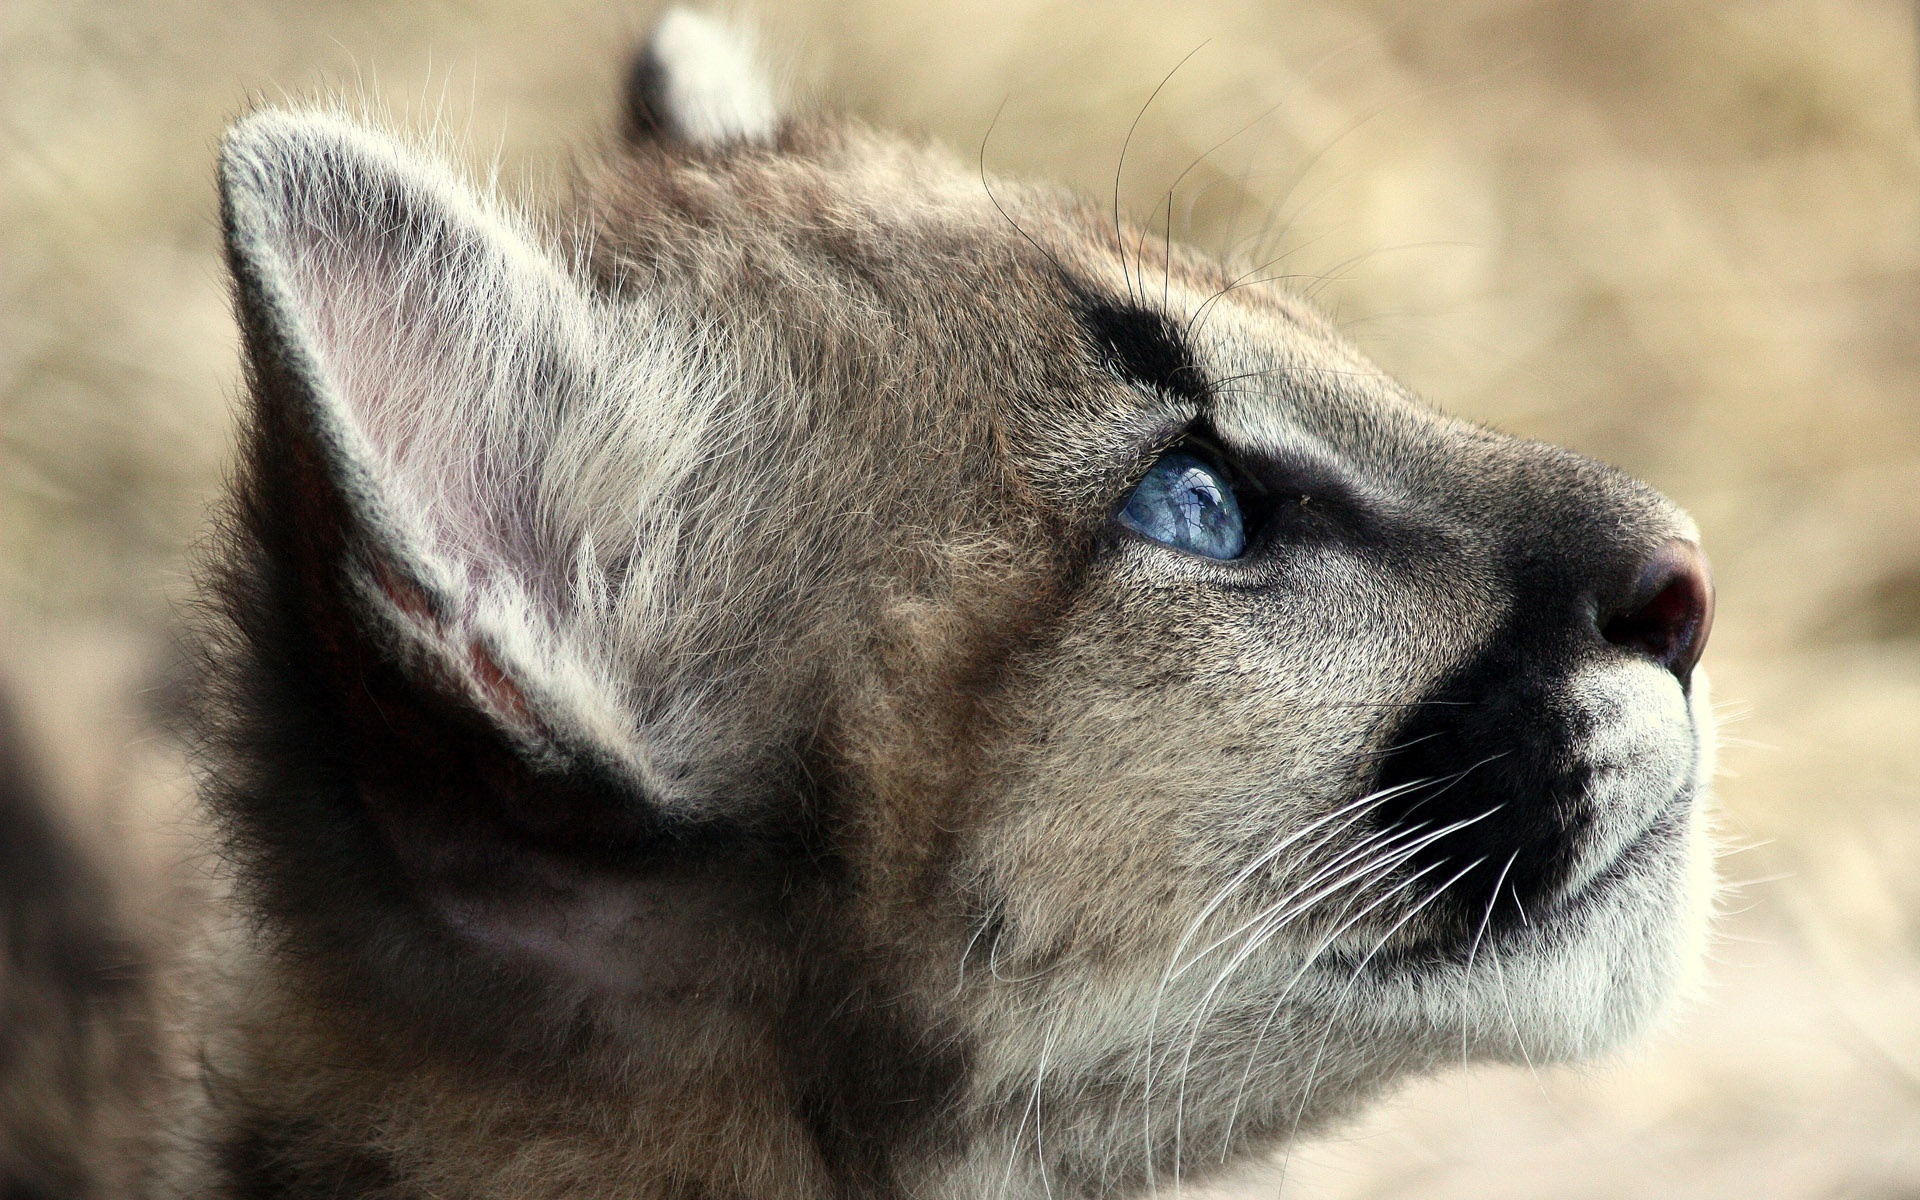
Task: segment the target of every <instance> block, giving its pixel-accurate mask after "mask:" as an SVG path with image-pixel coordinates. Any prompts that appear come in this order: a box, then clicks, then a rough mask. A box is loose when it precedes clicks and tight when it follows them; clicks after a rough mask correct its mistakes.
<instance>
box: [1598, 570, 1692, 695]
mask: <svg viewBox="0 0 1920 1200" xmlns="http://www.w3.org/2000/svg"><path fill="white" fill-rule="evenodd" d="M1712 628H1713V577H1712V576H1711V574H1709V573H1708V570H1707V556H1706V555H1704V554H1702V553H1700V547H1698V546H1696V545H1694V544H1693V543H1692V542H1689V541H1683V540H1679V539H1676V540H1674V541H1671V542H1668V543H1667V544H1666V545H1664V546H1662V547H1661V548H1660V549H1659V550H1658V551H1656V552H1655V553H1654V556H1653V558H1652V559H1651V560H1649V562H1648V563H1647V566H1646V569H1645V570H1644V571H1642V572H1641V574H1640V582H1639V585H1638V586H1637V587H1635V588H1634V590H1633V594H1632V596H1631V597H1629V599H1628V600H1627V603H1626V605H1625V607H1624V611H1621V612H1619V613H1616V614H1615V615H1614V616H1612V617H1611V618H1609V619H1608V620H1606V621H1605V622H1603V623H1602V624H1601V626H1600V634H1601V636H1602V637H1604V638H1606V639H1607V640H1608V641H1609V642H1612V643H1613V644H1614V645H1616V646H1624V647H1626V648H1627V649H1629V650H1635V651H1638V652H1640V653H1642V654H1645V655H1647V656H1648V657H1650V658H1652V659H1653V660H1654V661H1655V662H1657V663H1659V664H1660V665H1661V666H1663V667H1665V668H1666V669H1667V670H1669V671H1672V672H1673V674H1674V676H1675V678H1677V679H1679V680H1680V682H1681V683H1682V684H1685V683H1686V682H1687V681H1688V679H1689V678H1690V677H1691V676H1692V674H1693V668H1694V666H1695V665H1696V664H1698V663H1699V661H1700V654H1701V652H1702V651H1703V650H1705V649H1706V647H1707V633H1708V631H1709V630H1711V629H1712Z"/></svg>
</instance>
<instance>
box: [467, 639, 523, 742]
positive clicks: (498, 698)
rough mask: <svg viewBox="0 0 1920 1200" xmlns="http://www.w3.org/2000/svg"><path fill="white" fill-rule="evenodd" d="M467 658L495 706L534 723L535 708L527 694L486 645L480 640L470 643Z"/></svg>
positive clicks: (520, 720) (515, 717)
mask: <svg viewBox="0 0 1920 1200" xmlns="http://www.w3.org/2000/svg"><path fill="white" fill-rule="evenodd" d="M467 658H468V662H469V663H470V664H471V665H472V667H473V677H474V679H475V680H477V681H478V682H479V684H480V687H481V688H482V689H483V690H484V691H485V692H486V693H487V698H488V699H489V700H491V701H492V702H493V706H494V708H495V709H497V710H498V711H500V712H504V713H506V714H507V715H508V716H509V717H511V718H513V720H515V721H517V722H519V723H521V724H532V723H533V709H532V706H531V705H529V704H528V703H527V694H526V693H525V692H523V691H521V690H520V685H519V684H517V683H515V682H514V681H513V679H512V678H511V677H510V676H508V674H507V673H506V671H505V670H504V669H503V668H502V667H501V666H500V664H499V663H498V662H497V661H495V659H494V657H493V655H491V654H489V653H488V652H487V649H486V647H484V646H482V645H481V644H480V643H479V642H473V643H470V644H469V645H468V647H467Z"/></svg>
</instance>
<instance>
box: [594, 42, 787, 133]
mask: <svg viewBox="0 0 1920 1200" xmlns="http://www.w3.org/2000/svg"><path fill="white" fill-rule="evenodd" d="M626 107H627V111H626V121H627V133H628V136H630V137H632V138H633V139H635V140H636V141H638V140H643V139H646V138H654V137H662V138H670V139H676V140H679V141H684V142H688V143H691V144H693V145H697V146H713V147H717V146H724V145H727V144H729V143H749V144H759V145H766V144H769V143H771V142H772V141H773V137H774V134H775V132H776V131H777V130H778V128H779V124H780V113H779V109H778V106H777V105H776V104H775V103H774V96H773V88H772V87H771V86H770V85H769V84H768V82H767V79H766V77H765V74H764V72H763V71H762V68H761V66H760V64H759V62H757V61H756V59H755V57H754V48H753V45H752V42H751V40H750V38H749V36H748V35H747V34H746V32H745V31H743V30H741V29H739V28H734V27H729V26H727V25H724V24H722V23H721V22H720V21H719V20H717V19H715V18H713V17H710V16H706V15H704V14H701V13H696V12H692V11H690V10H688V9H684V8H675V9H669V10H668V11H667V13H666V15H664V16H663V17H661V18H660V21H659V24H657V25H655V26H654V30H653V34H652V36H651V37H649V38H648V39H647V42H646V45H644V46H643V47H641V50H640V53H639V54H638V55H636V56H635V58H634V63H633V67H632V69H631V71H630V73H629V75H628V77H627V98H626Z"/></svg>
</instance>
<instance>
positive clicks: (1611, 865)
mask: <svg viewBox="0 0 1920 1200" xmlns="http://www.w3.org/2000/svg"><path fill="white" fill-rule="evenodd" d="M1697 791H1698V788H1697V786H1696V785H1694V784H1693V783H1692V782H1689V783H1687V784H1686V785H1684V786H1682V787H1680V788H1678V789H1676V790H1675V792H1674V794H1673V795H1672V796H1671V797H1669V798H1668V800H1667V801H1666V803H1664V804H1662V805H1661V806H1660V807H1659V808H1658V809H1657V810H1655V812H1654V813H1653V815H1652V816H1650V817H1649V818H1648V819H1647V821H1646V823H1645V824H1643V825H1642V826H1641V827H1640V828H1639V829H1638V830H1637V831H1635V833H1634V834H1633V836H1632V837H1631V838H1629V839H1628V840H1627V841H1626V843H1625V844H1624V845H1622V846H1621V848H1620V850H1619V852H1618V853H1616V854H1615V855H1614V856H1613V857H1612V858H1611V859H1609V860H1608V862H1607V864H1606V865H1605V866H1604V867H1602V868H1600V869H1599V870H1597V871H1595V872H1594V873H1593V874H1592V875H1591V876H1590V877H1589V878H1588V879H1587V880H1586V881H1585V882H1584V883H1582V884H1581V885H1580V886H1579V887H1578V888H1576V889H1573V890H1571V891H1568V892H1565V893H1563V894H1561V895H1558V896H1555V897H1554V898H1553V899H1551V900H1550V901H1548V902H1547V903H1546V904H1545V905H1542V906H1541V907H1539V908H1536V909H1534V910H1533V911H1532V913H1531V914H1530V919H1528V920H1526V921H1523V922H1522V923H1521V924H1520V925H1518V926H1508V927H1505V928H1501V927H1495V928H1490V929H1488V930H1487V931H1486V933H1485V935H1484V937H1483V938H1482V939H1481V945H1480V951H1479V952H1480V954H1481V955H1483V956H1484V955H1485V954H1487V953H1488V952H1490V951H1492V950H1495V949H1497V948H1498V947H1500V946H1501V945H1502V943H1504V942H1508V941H1510V940H1511V939H1512V938H1514V937H1516V936H1519V935H1520V932H1521V931H1523V930H1526V929H1529V928H1537V927H1539V926H1542V925H1549V924H1553V923H1555V922H1558V921H1561V920H1564V919H1566V918H1567V917H1568V915H1569V914H1570V913H1573V912H1574V911H1575V910H1577V909H1580V908H1583V907H1586V906H1587V905H1588V904H1590V903H1594V902H1596V898H1597V897H1600V896H1603V895H1604V894H1605V892H1606V891H1607V890H1609V889H1610V888H1611V887H1612V886H1613V885H1614V884H1616V883H1617V882H1618V881H1619V880H1621V879H1623V878H1625V877H1626V876H1627V875H1628V874H1629V872H1630V871H1631V868H1632V866H1633V862H1634V860H1635V859H1636V858H1637V857H1638V856H1639V855H1641V854H1642V853H1644V852H1645V850H1646V848H1647V847H1648V846H1649V845H1650V844H1651V843H1652V842H1654V841H1655V840H1657V839H1658V838H1659V837H1660V836H1661V835H1662V833H1663V832H1671V831H1673V829H1674V825H1673V821H1674V818H1675V817H1676V816H1678V815H1680V814H1681V813H1683V812H1684V811H1685V810H1686V808H1687V807H1688V806H1689V805H1690V804H1692V803H1693V799H1694V795H1695V793H1696V792H1697ZM1466 955H1467V946H1466V945H1465V944H1463V943H1462V942H1460V940H1459V939H1458V938H1457V937H1455V936H1453V935H1452V934H1451V933H1449V934H1446V935H1440V936H1436V935H1431V934H1429V935H1424V936H1421V937H1418V938H1416V939H1414V940H1412V941H1409V942H1405V943H1403V944H1401V945H1399V946H1388V947H1382V948H1380V949H1379V950H1377V951H1375V952H1374V954H1373V957H1372V961H1371V962H1370V964H1369V966H1371V967H1372V968H1373V969H1375V970H1377V971H1378V972H1379V973H1380V974H1382V975H1387V976H1393V975H1399V974H1404V973H1406V972H1409V971H1415V970H1420V969H1423V968H1425V967H1428V966H1431V965H1433V964H1434V963H1435V962H1436V961H1438V962H1444V963H1460V962H1464V961H1465V959H1466ZM1356 959H1357V955H1352V954H1339V955H1328V956H1326V958H1325V959H1324V960H1323V961H1324V963H1325V965H1327V966H1328V967H1336V968H1344V969H1346V970H1349V971H1350V970H1353V969H1354V962H1355V960H1356Z"/></svg>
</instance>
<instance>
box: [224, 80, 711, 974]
mask: <svg viewBox="0 0 1920 1200" xmlns="http://www.w3.org/2000/svg"><path fill="white" fill-rule="evenodd" d="M221 182H222V198H223V216H224V222H225V230H226V237H227V249H228V259H229V263H230V266H231V269H232V272H233V276H234V280H235V292H236V302H237V309H238V313H239V317H240V322H241V327H242V333H243V336H244V340H245V345H246V352H247V365H248V374H249V384H250V385H251V393H252V398H253V410H252V413H251V421H250V425H249V431H248V433H247V444H246V446H245V447H244V460H243V472H244V474H243V477H242V480H241V483H240V490H239V493H238V494H239V498H240V512H239V514H238V515H239V524H240V526H241V537H240V547H241V549H240V553H241V555H242V557H243V559H244V561H243V562H242V563H241V564H240V566H239V568H238V570H237V571H236V582H235V583H234V584H233V585H232V586H231V589H230V590H231V591H232V592H233V593H234V596H233V598H232V600H231V602H230V606H229V607H230V608H231V609H232V610H233V612H234V619H235V621H236V624H237V625H238V626H239V630H240V633H241V635H242V637H243V638H244V639H245V641H246V642H247V644H248V646H249V648H250V653H251V659H252V661H253V662H255V663H256V664H257V665H256V667H255V668H254V671H253V674H254V676H255V678H254V679H253V680H252V681H251V682H250V683H248V684H246V685H245V686H247V687H249V688H251V689H252V690H253V691H254V692H257V693H259V694H258V695H250V696H248V697H244V698H243V699H242V703H249V704H252V705H253V706H254V707H255V708H256V709H258V710H260V711H264V712H268V713H270V714H271V720H270V721H268V722H267V724H268V725H270V726H271V728H273V729H277V730H279V731H280V732H279V733H278V734H276V735H275V736H277V737H279V738H280V740H281V743H282V744H281V745H279V746H278V748H277V749H271V750H270V751H266V752H262V753H265V754H267V756H268V757H275V756H277V758H276V761H277V762H278V763H279V764H280V765H279V766H278V767H272V766H270V767H269V768H267V770H268V772H272V771H278V772H279V773H280V774H283V775H284V774H286V773H288V772H289V771H292V772H295V773H304V775H305V776H306V777H308V778H310V779H314V780H320V781H330V782H322V783H315V784H313V785H312V786H311V787H309V788H307V789H305V790H304V791H303V790H302V789H300V788H290V787H286V786H276V787H274V788H272V789H271V791H272V794H268V795H262V796H256V797H251V798H248V797H242V798H240V799H239V800H238V801H237V803H238V804H239V805H240V806H241V807H242V808H243V810H244V811H243V812H242V813H241V814H240V815H241V818H242V824H243V825H245V826H247V827H248V828H250V829H251V833H250V834H249V835H248V836H249V837H251V838H252V840H253V841H254V842H256V843H260V844H264V845H268V846H273V845H276V844H278V845H280V847H281V850H280V852H279V853H278V854H277V855H276V862H275V864H274V867H273V870H274V871H275V872H276V873H277V874H278V876H279V880H280V882H281V883H282V884H285V885H287V886H290V887H294V888H295V890H297V891H298V890H304V891H305V892H306V893H310V894H306V895H303V896H302V897H301V898H300V899H299V900H298V901H297V902H295V903H297V904H305V905H307V906H309V907H314V906H319V907H321V908H324V907H325V905H326V904H328V903H331V902H332V901H329V900H328V899H327V897H326V893H327V892H328V891H329V890H330V889H331V890H332V891H339V890H340V889H342V888H343V887H344V886H345V884H344V882H343V881H344V880H346V879H348V878H351V877H352V876H353V875H354V874H355V873H357V872H365V871H367V870H369V868H368V867H366V866H365V865H364V863H363V862H362V860H363V859H365V858H366V857H367V855H366V854H365V852H364V851H365V847H364V846H362V845H355V844H350V843H351V842H352V838H351V837H349V836H348V835H347V834H342V833H340V832H339V831H338V828H337V827H338V826H339V825H340V822H339V810H340V807H341V803H340V800H339V796H340V795H342V794H344V795H345V796H346V797H347V798H348V799H349V800H350V801H351V802H352V804H357V805H358V806H359V811H360V815H361V816H362V817H363V818H364V820H362V821H361V822H360V823H359V824H358V825H356V826H355V827H356V828H360V829H362V830H370V831H371V835H372V837H373V839H374V841H375V843H376V844H380V845H384V847H385V849H386V850H387V851H389V852H390V855H391V857H390V858H388V859H386V861H389V862H392V863H394V864H395V865H397V867H398V868H399V873H400V874H401V875H402V876H403V877H404V878H405V880H406V881H407V882H408V884H409V885H410V886H411V889H412V891H413V893H414V894H416V895H419V894H424V895H425V896H426V897H427V898H428V899H429V901H430V902H431V904H432V906H433V907H435V908H436V909H437V910H438V911H439V912H440V914H441V916H442V917H443V918H445V919H447V920H449V921H451V922H452V923H454V924H455V925H458V926H461V927H463V928H465V929H467V930H468V931H469V932H472V933H474V934H475V936H477V937H479V938H481V939H482V940H488V941H494V942H504V943H507V944H508V945H509V946H510V947H516V948H518V949H519V950H522V951H529V952H531V953H533V954H535V955H536V956H541V955H545V956H547V957H549V958H557V959H562V960H567V961H578V960H579V959H580V957H581V954H582V951H581V949H580V947H578V946H573V945H561V944H559V943H558V941H556V939H558V938H559V935H558V934H555V933H553V930H554V929H555V928H559V927H560V925H565V922H564V921H561V922H560V924H559V925H555V924H554V921H555V920H556V918H553V917H552V916H551V910H552V908H553V904H555V903H557V904H559V905H560V907H561V908H562V909H564V908H565V904H566V900H565V898H566V897H567V896H568V895H570V894H572V893H574V892H578V891H579V890H580V889H581V888H583V887H585V886H586V885H585V884H584V883H583V882H582V880H584V879H585V878H586V875H587V873H588V868H587V867H586V866H585V865H584V864H590V863H595V862H604V861H620V862H631V861H638V859H639V858H644V857H645V855H646V854H647V853H648V852H649V851H648V848H649V847H657V846H658V845H659V844H660V843H661V841H662V839H663V838H666V837H667V836H668V832H667V831H668V829H669V827H670V826H671V825H672V824H673V814H672V813H671V812H670V811H668V807H667V806H666V805H664V804H663V802H662V799H661V797H662V795H663V791H662V789H660V788H659V787H657V786H656V782H655V779H654V772H653V770H652V767H651V766H650V763H649V760H648V758H647V755H646V753H645V750H644V747H643V746H642V745H641V744H640V738H639V737H638V735H637V733H636V723H635V721H634V720H633V719H632V718H631V716H630V715H629V714H628V713H627V712H626V711H625V706H624V705H623V701H622V693H621V690H620V687H619V686H618V682H617V672H615V671H613V670H611V669H610V668H608V667H607V666H606V665H605V664H603V663H600V662H598V661H597V660H596V659H595V658H594V656H593V648H592V646H590V645H587V644H586V643H589V642H592V641H594V640H595V639H591V638H583V637H580V636H579V635H578V631H579V627H580V618H579V613H578V611H577V609H578V607H579V606H580V605H581V604H583V603H589V602H590V597H589V599H583V598H582V597H583V589H584V592H585V593H589V594H590V593H591V591H592V588H591V587H590V586H586V585H584V584H583V583H582V581H581V580H579V579H578V578H576V574H577V571H576V564H578V563H581V562H582V561H584V558H585V557H586V556H585V555H583V554H582V548H581V547H580V546H578V545H575V544H572V543H570V542H569V540H568V539H569V537H570V536H571V537H573V538H574V541H578V537H577V535H570V534H569V533H568V530H567V525H566V522H565V520H563V519H561V518H560V517H559V516H557V515H556V511H555V510H556V503H555V498H554V496H553V495H552V494H551V492H552V490H553V489H552V487H551V480H547V479H545V478H544V477H543V469H544V464H545V463H546V461H547V459H548V458H549V457H550V456H549V451H550V450H551V449H552V448H553V446H554V440H555V437H556V434H557V433H558V432H559V431H560V430H561V429H562V428H563V427H564V426H565V425H566V423H567V422H568V420H569V414H570V413H572V414H574V415H575V417H576V418H577V413H578V410H579V408H580V406H581V405H582V403H583V402H584V399H585V398H587V397H591V396H594V395H596V394H597V392H596V388H600V387H602V385H603V382H604V381H601V380H598V379H597V378H596V372H604V370H605V369H606V368H604V367H603V366H602V365H601V364H603V363H604V362H605V361H606V360H607V359H608V358H609V357H610V356H609V353H608V349H607V346H608V344H609V343H608V342H607V338H608V336H609V335H608V334H607V333H606V332H605V330H603V328H602V327H603V325H605V324H607V322H606V321H605V319H604V318H603V317H602V316H601V315H600V312H599V310H598V309H596V307H595V304H596V302H595V300H594V298H593V297H592V295H591V294H590V293H588V292H587V290H586V289H585V287H584V286H583V285H582V284H581V283H580V282H578V280H577V279H576V278H575V277H574V276H573V275H572V274H571V273H570V272H569V271H568V270H567V269H565V267H564V265H563V264H562V263H561V262H560V261H559V260H557V259H556V258H555V257H553V256H552V255H551V254H550V253H549V252H548V251H546V250H545V249H543V248H542V247H541V246H540V244H539V243H538V242H537V241H536V239H535V238H534V237H533V236H532V235H531V234H530V233H529V231H528V230H527V229H526V228H524V227H523V226H522V225H520V224H519V223H518V222H516V221H515V220H514V219H513V218H512V217H511V216H510V215H509V214H507V213H505V212H504V211H502V210H501V209H500V208H498V207H497V206H496V205H494V204H493V203H492V202H490V201H489V200H487V199H485V198H483V197H481V196H480V195H478V194H476V193H475V192H474V191H473V190H472V189H471V188H469V187H468V186H466V185H465V184H464V183H462V182H461V181H459V180H458V179H457V178H456V177H455V176H454V175H453V174H452V173H451V172H450V171H448V170H447V169H446V168H444V167H443V166H441V165H439V164H437V163H435V162H432V161H430V160H426V159H423V158H421V157H419V156H418V155H417V154H415V153H414V152H412V151H410V150H408V149H406V148H405V147H403V146H401V145H400V144H399V143H397V142H395V141H393V140H392V139H390V138H387V137H385V136H383V135H380V134H376V133H373V132H371V131H369V130H367V129H365V128H363V127H361V126H359V125H356V124H354V123H352V122H350V121H347V120H345V119H342V118H338V117H334V116H330V115H315V114H285V113H263V114H259V115H256V116H254V117H251V118H249V119H248V120H246V121H244V122H242V123H241V124H240V125H238V126H237V127H236V128H235V129H233V130H232V131H231V132H230V133H229V135H228V137H227V140H226V143H225V146H224V149H223V153H222V159H221ZM287 764H295V765H294V766H291V767H289V766H288V765H287ZM309 792H311V793H312V795H308V793H309ZM302 797H305V798H304V799H303V798H302ZM303 804H305V805H307V806H308V808H307V809H302V807H301V806H302V805H303ZM248 806H251V807H248ZM308 810H310V811H308ZM329 839H332V840H331V841H330V840H329ZM342 839H345V840H342ZM301 879H304V880H305V882H304V884H299V883H298V881H299V880H301ZM388 882H390V881H388ZM535 894H538V895H540V896H544V897H547V898H548V900H549V901H552V902H553V903H549V904H548V905H547V908H546V909H545V910H543V911H544V912H546V914H547V915H542V916H538V917H537V918H536V917H534V916H530V915H529V911H530V910H528V909H527V908H526V907H525V906H524V905H520V906H519V907H516V904H517V903H518V901H517V900H516V897H525V896H529V895H535ZM555 897H559V898H560V899H559V900H557V901H556V900H554V898H555ZM602 907H604V906H602ZM529 922H531V924H530V923H529Z"/></svg>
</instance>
